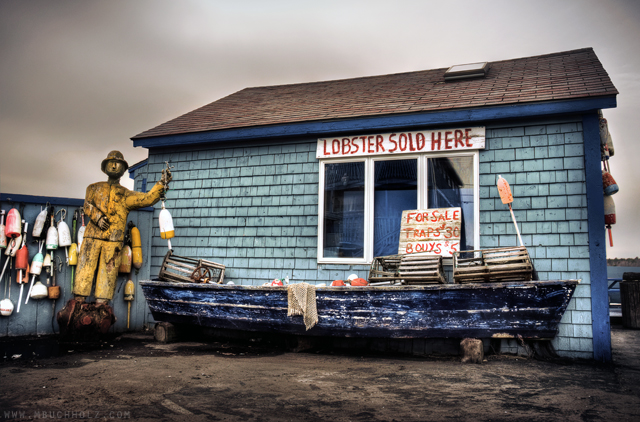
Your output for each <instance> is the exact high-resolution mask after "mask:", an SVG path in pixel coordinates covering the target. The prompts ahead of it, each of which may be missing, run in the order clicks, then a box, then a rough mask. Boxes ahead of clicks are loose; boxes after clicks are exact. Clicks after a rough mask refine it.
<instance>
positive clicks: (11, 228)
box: [5, 208, 22, 239]
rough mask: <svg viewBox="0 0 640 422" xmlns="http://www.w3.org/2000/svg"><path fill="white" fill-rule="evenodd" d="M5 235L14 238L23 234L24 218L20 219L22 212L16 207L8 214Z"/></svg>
mask: <svg viewBox="0 0 640 422" xmlns="http://www.w3.org/2000/svg"><path fill="white" fill-rule="evenodd" d="M5 235H6V236H7V237H9V238H12V239H15V238H17V237H19V236H21V235H22V220H21V219H20V213H19V212H18V210H17V209H15V208H11V209H10V210H9V213H8V214H7V224H6V225H5Z"/></svg>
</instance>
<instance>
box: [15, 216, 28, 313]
mask: <svg viewBox="0 0 640 422" xmlns="http://www.w3.org/2000/svg"><path fill="white" fill-rule="evenodd" d="M27 225H28V223H25V225H24V234H23V235H22V246H21V247H20V249H19V250H18V252H17V253H16V269H17V270H18V278H17V279H16V282H17V283H18V284H19V285H20V296H19V297H18V309H17V310H16V312H18V313H19V312H20V302H22V292H23V290H24V285H25V280H24V279H23V277H22V276H23V274H26V275H27V276H28V272H29V249H28V248H27V242H26V238H27ZM23 271H24V273H23ZM27 281H29V279H28V278H27Z"/></svg>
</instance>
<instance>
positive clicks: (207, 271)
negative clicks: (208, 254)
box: [158, 250, 226, 284]
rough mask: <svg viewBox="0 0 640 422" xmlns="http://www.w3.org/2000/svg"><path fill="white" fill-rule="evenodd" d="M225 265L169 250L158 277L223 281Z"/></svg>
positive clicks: (162, 278)
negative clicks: (184, 255)
mask: <svg viewBox="0 0 640 422" xmlns="http://www.w3.org/2000/svg"><path fill="white" fill-rule="evenodd" d="M225 268H226V267H225V266H224V265H222V264H217V263H215V262H211V261H207V260H204V259H193V258H186V257H183V256H178V255H173V251H172V250H169V252H167V254H166V255H165V257H164V261H163V262H162V267H161V268H160V273H159V274H158V278H159V279H160V280H163V281H171V282H181V283H205V282H208V283H218V284H220V283H222V281H223V280H224V271H225Z"/></svg>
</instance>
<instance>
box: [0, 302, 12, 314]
mask: <svg viewBox="0 0 640 422" xmlns="http://www.w3.org/2000/svg"><path fill="white" fill-rule="evenodd" d="M12 313H13V302H11V299H9V298H4V299H2V300H0V314H1V315H2V316H9V315H11V314H12Z"/></svg>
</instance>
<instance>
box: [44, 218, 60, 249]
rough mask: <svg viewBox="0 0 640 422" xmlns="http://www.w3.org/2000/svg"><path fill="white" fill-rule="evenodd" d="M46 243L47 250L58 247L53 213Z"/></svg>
mask: <svg viewBox="0 0 640 422" xmlns="http://www.w3.org/2000/svg"><path fill="white" fill-rule="evenodd" d="M46 245H47V250H48V251H51V250H55V249H58V230H56V225H55V224H54V220H53V215H52V216H51V227H49V230H47V240H46Z"/></svg>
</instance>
